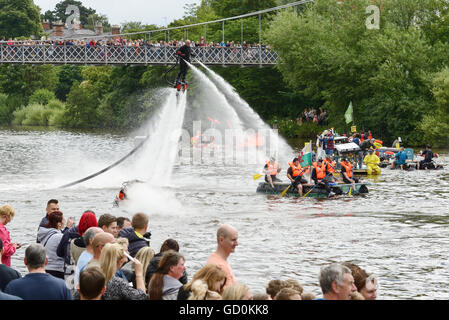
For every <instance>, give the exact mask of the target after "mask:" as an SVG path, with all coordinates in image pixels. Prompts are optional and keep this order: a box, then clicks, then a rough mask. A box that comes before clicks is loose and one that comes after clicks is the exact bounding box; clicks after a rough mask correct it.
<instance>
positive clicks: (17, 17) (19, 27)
mask: <svg viewBox="0 0 449 320" xmlns="http://www.w3.org/2000/svg"><path fill="white" fill-rule="evenodd" d="M0 34H1V35H2V36H4V37H5V38H6V39H8V38H16V37H30V36H40V35H42V34H43V28H42V24H41V21H40V14H39V9H38V7H37V6H36V5H35V4H34V2H33V0H0Z"/></svg>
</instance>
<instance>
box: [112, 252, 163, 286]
mask: <svg viewBox="0 0 449 320" xmlns="http://www.w3.org/2000/svg"><path fill="white" fill-rule="evenodd" d="M154 255H155V252H154V250H153V249H151V248H150V247H143V248H141V249H140V250H139V251H138V252H137V254H136V257H135V259H137V260H139V261H140V263H141V264H142V270H143V274H144V275H145V274H146V270H147V269H148V266H149V265H150V261H151V259H153V257H154ZM133 264H134V263H133V262H132V261H129V262H128V263H126V264H125V265H124V266H123V267H122V268H121V269H120V270H121V271H122V272H123V273H124V275H125V276H126V278H127V279H128V281H129V282H132V283H133V287H134V288H136V274H135V273H134V270H133ZM144 280H145V288H146V287H147V285H148V283H149V282H150V281H149V279H147V278H146V277H145V279H144Z"/></svg>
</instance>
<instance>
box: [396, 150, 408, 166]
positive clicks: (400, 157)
mask: <svg viewBox="0 0 449 320" xmlns="http://www.w3.org/2000/svg"><path fill="white" fill-rule="evenodd" d="M395 158H396V159H397V160H396V164H397V165H401V164H405V163H406V160H407V153H405V152H404V151H399V152H398V153H396V155H395Z"/></svg>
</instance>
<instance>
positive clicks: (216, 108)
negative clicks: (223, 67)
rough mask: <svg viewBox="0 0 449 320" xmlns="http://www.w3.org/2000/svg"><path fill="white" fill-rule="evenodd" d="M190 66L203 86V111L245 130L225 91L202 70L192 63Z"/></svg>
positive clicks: (229, 126) (230, 125)
mask: <svg viewBox="0 0 449 320" xmlns="http://www.w3.org/2000/svg"><path fill="white" fill-rule="evenodd" d="M189 66H190V68H191V69H192V70H193V73H194V75H195V77H196V79H197V80H198V82H199V84H200V86H201V90H200V93H201V94H202V95H203V96H202V99H203V101H202V104H203V106H205V107H206V108H204V111H203V112H205V113H206V114H207V115H209V114H216V115H217V116H216V117H217V118H220V119H221V122H222V123H226V124H227V125H228V128H232V129H235V130H243V126H242V122H241V120H240V118H239V116H238V114H237V113H236V112H235V110H234V108H233V107H232V106H231V105H230V104H229V103H228V101H227V100H226V97H225V96H224V95H223V93H221V92H220V91H219V90H218V88H217V86H216V85H215V84H214V83H213V82H212V81H211V80H210V79H209V78H208V77H207V76H206V75H205V74H204V73H203V72H202V71H201V70H199V69H198V68H196V67H195V66H194V65H192V64H189Z"/></svg>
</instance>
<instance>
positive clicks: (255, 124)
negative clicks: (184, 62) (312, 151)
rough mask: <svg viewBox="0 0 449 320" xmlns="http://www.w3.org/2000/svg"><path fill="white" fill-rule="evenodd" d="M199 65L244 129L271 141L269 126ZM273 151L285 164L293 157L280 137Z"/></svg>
mask: <svg viewBox="0 0 449 320" xmlns="http://www.w3.org/2000/svg"><path fill="white" fill-rule="evenodd" d="M199 64H200V65H201V66H202V67H203V68H204V69H205V70H206V71H207V72H208V74H209V75H210V77H211V78H212V79H213V81H214V83H216V84H217V86H218V87H219V88H220V89H221V90H222V92H223V93H224V95H225V97H226V99H227V100H228V102H229V104H230V105H231V106H232V107H233V108H234V109H235V111H236V113H237V114H238V116H239V117H240V119H241V120H242V124H243V125H244V126H245V127H246V128H252V129H254V130H261V132H264V135H265V136H264V138H265V140H270V141H272V140H273V139H268V138H269V135H274V134H275V133H274V131H273V130H272V129H271V128H270V126H269V125H268V124H267V123H265V121H263V120H262V118H261V117H260V116H259V115H258V114H257V113H256V112H255V111H254V110H253V108H251V106H250V105H249V104H248V103H247V102H246V101H245V100H243V99H242V98H241V97H240V95H239V94H238V93H237V91H236V90H235V88H234V87H232V86H231V84H229V82H227V81H226V80H225V79H223V77H221V76H220V75H218V74H217V73H215V72H214V71H213V70H211V69H210V68H208V67H207V66H206V65H204V64H203V63H202V62H199ZM273 149H274V150H278V152H279V154H278V155H276V156H277V158H278V159H279V161H282V162H284V163H286V162H287V161H291V159H292V158H293V156H294V154H295V153H294V151H293V149H292V148H291V147H290V145H289V144H288V143H287V142H286V141H285V139H284V138H283V137H281V136H279V137H278V139H277V146H275V147H274V148H273Z"/></svg>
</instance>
